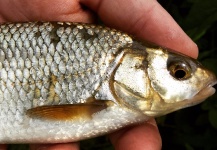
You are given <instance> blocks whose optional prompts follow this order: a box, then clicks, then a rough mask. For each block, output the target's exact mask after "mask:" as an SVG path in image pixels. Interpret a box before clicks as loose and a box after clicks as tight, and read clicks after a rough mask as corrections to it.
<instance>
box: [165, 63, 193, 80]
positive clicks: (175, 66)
mask: <svg viewBox="0 0 217 150" xmlns="http://www.w3.org/2000/svg"><path fill="white" fill-rule="evenodd" d="M168 70H169V72H170V74H171V75H172V76H173V77H174V78H175V79H177V80H185V79H188V78H189V77H190V76H191V67H190V66H189V64H187V63H186V62H182V61H179V62H171V63H169V65H168Z"/></svg>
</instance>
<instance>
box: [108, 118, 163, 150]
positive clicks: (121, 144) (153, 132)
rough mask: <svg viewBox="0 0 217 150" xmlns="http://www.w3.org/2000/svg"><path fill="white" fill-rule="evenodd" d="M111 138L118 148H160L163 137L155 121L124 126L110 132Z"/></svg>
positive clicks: (141, 149) (119, 149) (156, 149)
mask: <svg viewBox="0 0 217 150" xmlns="http://www.w3.org/2000/svg"><path fill="white" fill-rule="evenodd" d="M109 137H110V140H111V142H112V144H113V145H114V147H115V149H116V150H123V149H124V150H134V149H136V150H143V149H148V150H160V149H161V145H162V143H161V137H160V134H159V131H158V128H157V125H156V123H155V121H154V120H153V119H152V120H150V121H148V122H145V123H142V124H139V125H135V126H133V127H128V128H124V129H122V130H120V131H117V132H115V133H112V134H110V136H109Z"/></svg>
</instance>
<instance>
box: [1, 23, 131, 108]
mask: <svg viewBox="0 0 217 150" xmlns="http://www.w3.org/2000/svg"><path fill="white" fill-rule="evenodd" d="M69 25H71V24H70V23H68V24H62V23H56V24H51V23H26V24H23V25H22V26H21V24H9V25H7V26H5V25H3V26H1V28H0V32H1V33H0V37H1V39H0V42H1V43H3V44H1V45H0V49H1V52H0V53H1V55H0V57H1V58H2V59H1V65H2V68H8V69H9V66H13V67H12V70H11V69H10V70H8V69H6V72H4V75H2V73H1V82H2V83H1V84H2V85H3V84H6V81H7V80H8V79H9V80H11V81H12V83H16V84H15V85H14V86H12V87H13V88H16V87H17V86H19V85H21V87H22V89H23V91H24V92H26V93H27V92H28V93H29V92H30V90H32V91H31V92H33V93H34V92H36V91H39V92H40V93H41V96H39V99H41V100H40V102H38V104H33V105H34V106H37V105H44V104H51V103H52V104H56V103H53V100H52V99H51V98H49V101H50V102H46V100H47V99H48V97H49V93H50V91H49V90H54V91H55V90H57V91H59V92H58V94H56V95H55V96H57V97H59V101H58V103H61V101H64V102H65V101H67V102H69V103H79V102H80V101H81V100H83V101H84V100H85V99H86V98H88V97H89V96H90V95H91V94H92V93H93V91H95V90H96V86H95V85H96V84H98V85H99V84H100V83H101V82H102V81H101V79H102V78H103V77H102V76H103V75H105V73H106V68H107V67H108V66H109V63H110V62H111V61H112V60H113V59H114V58H115V57H114V56H115V53H118V51H119V48H120V47H123V46H125V45H130V44H131V42H132V41H131V40H129V39H130V38H129V37H128V36H127V35H122V36H123V39H126V40H122V41H120V40H119V38H120V37H118V38H116V39H117V40H116V41H115V40H113V38H111V37H115V36H119V35H117V33H119V32H116V33H115V31H113V32H112V33H109V32H108V31H107V30H105V29H104V30H102V31H100V30H98V28H97V29H96V27H95V26H82V25H81V24H73V25H71V26H69ZM71 31H72V32H71ZM8 33H11V34H13V35H11V34H8ZM53 36H56V37H55V38H59V39H58V42H57V41H55V40H56V39H55V38H53ZM11 41H16V42H15V45H16V47H15V46H14V44H11ZM98 41H99V42H100V44H96V43H97V42H98ZM103 43H110V45H108V44H107V45H103ZM30 46H31V47H30ZM20 53H21V54H20ZM90 54H91V55H90ZM19 56H20V57H19ZM14 57H15V58H14ZM52 57H53V58H52ZM33 58H34V59H33ZM86 59H88V60H89V61H85V60H86ZM16 64H18V66H16ZM17 69H19V71H17ZM44 69H46V71H45V70H44ZM20 74H23V75H24V78H23V79H24V80H23V81H22V80H21V81H20V80H18V79H16V82H15V81H14V80H15V76H16V77H18V78H19V77H20ZM86 74H87V75H88V76H87V75H86ZM50 75H53V76H54V78H55V80H57V82H58V85H56V83H55V88H54V89H49V88H50V86H48V87H45V86H44V85H45V84H48V85H51V84H54V83H52V82H54V81H51V79H49V78H50ZM6 76H7V77H6ZM78 76H79V77H81V78H79V79H78V80H77V78H78ZM20 78H21V77H20ZM30 80H33V81H34V83H31V84H36V86H35V89H29V88H28V87H26V86H28V84H29V81H30ZM71 80H75V81H73V82H71ZM25 81H27V83H25ZM37 83H41V85H37ZM69 83H71V84H70V89H69V91H68V90H67V89H68V88H67V89H66V87H69ZM25 87H26V88H27V89H26V90H25V89H24V88H25ZM36 89H37V90H36ZM2 90H3V89H2ZM20 90H21V89H18V91H20ZM75 91H76V93H75ZM26 93H25V95H26ZM72 93H74V94H73V96H72V95H71V94H72ZM25 98H26V97H20V99H25ZM34 98H35V97H34V94H32V95H31V96H29V98H28V101H32V99H34ZM37 98H38V96H37ZM75 98H76V99H75ZM26 109H28V108H26Z"/></svg>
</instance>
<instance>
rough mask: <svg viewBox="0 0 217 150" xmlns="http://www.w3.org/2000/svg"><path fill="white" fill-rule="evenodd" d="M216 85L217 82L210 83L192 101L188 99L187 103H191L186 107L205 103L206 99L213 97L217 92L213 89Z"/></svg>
mask: <svg viewBox="0 0 217 150" xmlns="http://www.w3.org/2000/svg"><path fill="white" fill-rule="evenodd" d="M216 84H217V80H215V81H214V82H213V81H212V82H210V83H208V84H207V86H205V87H204V88H203V89H201V90H200V91H199V92H198V93H197V94H196V95H195V96H193V97H192V98H190V99H187V101H189V102H190V103H189V105H187V106H186V107H188V106H193V105H196V104H199V103H201V102H203V101H204V100H205V99H207V98H208V97H210V96H212V95H213V94H214V93H215V91H216V89H215V88H214V87H213V86H214V85H216Z"/></svg>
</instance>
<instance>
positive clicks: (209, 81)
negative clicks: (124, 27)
mask: <svg viewBox="0 0 217 150" xmlns="http://www.w3.org/2000/svg"><path fill="white" fill-rule="evenodd" d="M215 83H216V77H215V76H214V74H213V73H211V72H210V71H208V70H207V69H205V68H204V67H203V66H202V65H201V64H199V63H198V62H197V61H196V60H194V59H192V58H190V57H187V56H184V55H182V54H178V53H175V52H172V51H169V50H167V49H165V48H161V47H159V46H152V45H151V44H147V43H144V42H139V41H136V40H135V39H134V38H133V37H131V36H129V35H127V34H125V33H122V32H120V31H117V30H115V29H109V28H107V27H102V26H95V25H90V24H79V23H62V22H59V23H54V22H53V23H50V22H44V23H40V22H30V23H15V24H2V25H1V26H0V143H57V142H72V141H79V140H82V139H86V138H91V137H95V136H98V135H102V134H107V133H109V132H112V131H114V130H117V129H119V128H122V127H124V126H127V125H130V124H134V123H138V122H143V121H146V120H148V119H149V118H152V117H156V116H160V115H164V114H167V113H170V112H172V111H175V110H178V109H181V108H184V107H188V106H192V105H195V104H198V103H200V102H202V101H203V100H205V99H206V98H207V97H209V96H211V95H212V94H214V92H215V89H214V88H213V87H212V86H213V85H214V84H215Z"/></svg>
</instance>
